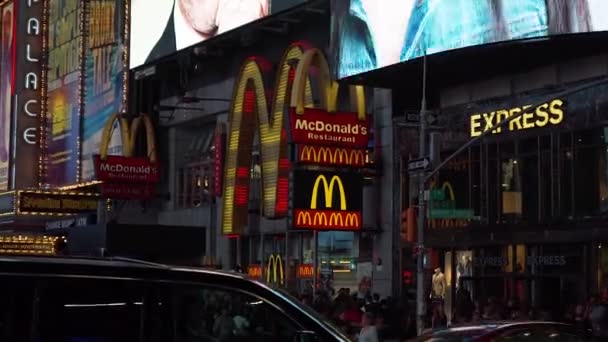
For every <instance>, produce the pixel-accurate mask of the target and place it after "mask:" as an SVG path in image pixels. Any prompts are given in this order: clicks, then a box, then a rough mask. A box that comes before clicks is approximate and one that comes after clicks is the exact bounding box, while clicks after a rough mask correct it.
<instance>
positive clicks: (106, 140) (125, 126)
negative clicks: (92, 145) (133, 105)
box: [99, 113, 158, 163]
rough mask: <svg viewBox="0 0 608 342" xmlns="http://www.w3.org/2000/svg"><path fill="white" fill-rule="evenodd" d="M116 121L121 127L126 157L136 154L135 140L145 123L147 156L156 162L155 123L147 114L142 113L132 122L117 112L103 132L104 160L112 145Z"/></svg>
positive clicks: (102, 147)
mask: <svg viewBox="0 0 608 342" xmlns="http://www.w3.org/2000/svg"><path fill="white" fill-rule="evenodd" d="M114 122H118V126H119V127H120V137H121V139H122V155H123V156H124V157H133V156H134V154H135V142H136V140H135V139H136V138H137V133H139V130H140V129H141V125H142V123H143V125H144V128H145V130H146V146H147V157H148V159H150V161H151V162H152V163H156V161H157V159H158V156H157V152H156V137H155V135H154V124H152V120H150V117H149V116H148V115H147V114H143V113H142V114H140V116H139V117H137V118H135V119H133V121H131V124H129V120H127V119H125V118H123V117H121V115H120V114H118V113H116V114H114V115H112V116H111V117H110V119H109V120H108V121H107V122H106V125H105V126H104V128H103V132H102V134H101V143H100V146H99V154H100V158H101V159H102V160H104V159H106V157H107V156H108V147H109V146H110V140H111V139H112V134H113V132H114Z"/></svg>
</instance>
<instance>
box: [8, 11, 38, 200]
mask: <svg viewBox="0 0 608 342" xmlns="http://www.w3.org/2000/svg"><path fill="white" fill-rule="evenodd" d="M16 4H17V7H18V8H17V14H18V19H17V41H18V42H19V44H18V45H17V53H16V59H17V61H16V64H17V68H16V72H15V96H14V107H13V108H14V113H13V141H12V145H13V148H12V159H13V161H14V162H13V166H12V168H11V169H12V175H13V178H12V181H11V186H12V187H14V188H26V187H33V186H37V185H38V178H39V177H38V168H39V156H40V146H39V140H40V139H39V136H38V135H39V134H40V132H39V129H38V127H39V126H40V120H41V117H40V115H41V112H42V111H43V108H41V107H42V106H41V105H42V92H43V91H44V89H43V85H44V77H45V76H44V74H43V72H42V70H43V67H42V64H43V55H44V53H43V39H44V36H45V34H46V32H44V30H45V28H44V27H43V26H42V15H43V9H44V6H45V4H44V1H43V0H22V1H18V2H16Z"/></svg>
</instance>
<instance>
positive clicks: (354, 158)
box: [298, 145, 365, 167]
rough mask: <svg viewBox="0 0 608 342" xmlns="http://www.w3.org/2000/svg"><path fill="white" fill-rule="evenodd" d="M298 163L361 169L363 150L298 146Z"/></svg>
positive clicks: (363, 162)
mask: <svg viewBox="0 0 608 342" xmlns="http://www.w3.org/2000/svg"><path fill="white" fill-rule="evenodd" d="M298 162H300V163H302V164H316V165H331V166H353V167H363V166H365V150H363V149H354V148H345V147H332V146H318V145H316V146H315V145H299V146H298Z"/></svg>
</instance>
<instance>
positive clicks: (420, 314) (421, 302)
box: [416, 49, 427, 335]
mask: <svg viewBox="0 0 608 342" xmlns="http://www.w3.org/2000/svg"><path fill="white" fill-rule="evenodd" d="M426 114H427V108H426V49H425V51H424V57H423V70H422V100H421V103H420V118H419V119H420V131H419V134H420V138H419V139H420V140H419V146H418V157H419V158H425V157H426V129H427V119H426ZM425 172H426V170H425V169H424V168H423V169H421V170H420V172H419V173H418V239H417V240H418V246H417V248H416V249H417V257H418V260H417V261H418V264H417V272H416V326H417V330H418V335H422V332H423V331H424V318H425V316H426V310H425V299H424V293H425V291H424V226H425V224H426V198H425V191H426V186H425V179H426V177H425Z"/></svg>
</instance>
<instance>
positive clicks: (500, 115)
mask: <svg viewBox="0 0 608 342" xmlns="http://www.w3.org/2000/svg"><path fill="white" fill-rule="evenodd" d="M564 106H565V103H564V101H563V100H560V99H555V100H552V101H550V102H548V103H543V104H541V105H540V106H538V107H536V108H533V107H532V106H531V105H525V106H521V107H514V108H510V109H501V110H498V111H494V112H488V113H481V114H473V115H471V116H470V117H469V123H470V134H471V137H478V136H480V135H481V134H483V133H484V132H486V131H489V130H491V129H492V128H493V127H494V126H496V125H497V124H499V123H500V122H502V121H503V120H505V119H507V118H508V117H513V119H511V120H510V121H509V122H508V128H509V131H519V130H524V129H530V128H534V127H545V126H546V125H547V124H551V125H559V124H560V123H562V122H563V121H564ZM517 115H519V116H517ZM515 116H517V117H515ZM501 132H502V127H498V128H496V129H494V130H493V131H492V134H497V133H501Z"/></svg>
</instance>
